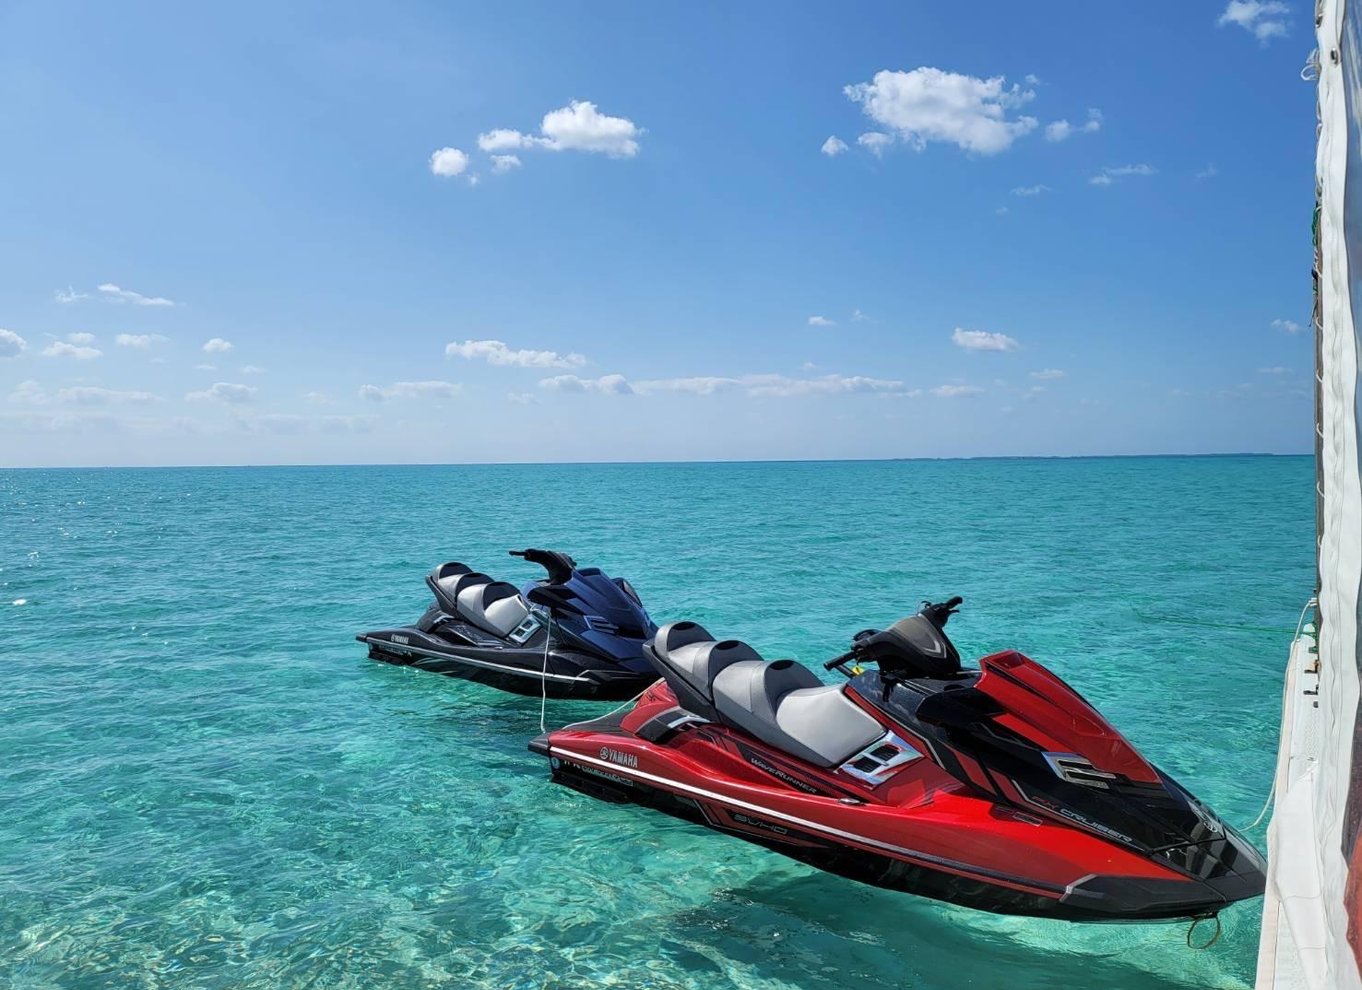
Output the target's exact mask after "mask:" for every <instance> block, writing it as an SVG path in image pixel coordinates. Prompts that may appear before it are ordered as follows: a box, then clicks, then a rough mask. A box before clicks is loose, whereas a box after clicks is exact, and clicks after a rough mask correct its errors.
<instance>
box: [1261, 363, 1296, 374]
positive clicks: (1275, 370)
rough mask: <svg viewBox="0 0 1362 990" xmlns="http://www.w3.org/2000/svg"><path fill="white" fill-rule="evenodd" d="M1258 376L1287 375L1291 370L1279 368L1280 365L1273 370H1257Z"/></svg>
mask: <svg viewBox="0 0 1362 990" xmlns="http://www.w3.org/2000/svg"><path fill="white" fill-rule="evenodd" d="M1258 374H1260V375H1289V374H1291V369H1290V368H1283V367H1281V366H1280V365H1278V366H1277V367H1275V368H1259V369H1258Z"/></svg>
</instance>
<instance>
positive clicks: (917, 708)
mask: <svg viewBox="0 0 1362 990" xmlns="http://www.w3.org/2000/svg"><path fill="white" fill-rule="evenodd" d="M980 669H981V670H980V673H978V674H974V673H973V672H967V673H965V674H964V675H962V676H960V677H958V678H956V679H953V680H944V681H943V680H935V679H926V678H922V679H916V680H898V679H893V678H886V677H883V676H881V674H880V673H879V672H877V671H867V672H865V673H862V674H860V675H858V676H857V677H856V678H855V679H854V680H853V681H852V684H851V689H852V690H853V691H855V692H856V693H857V694H859V695H860V696H861V697H862V698H864V699H865V700H867V701H869V702H870V703H871V704H872V705H874V706H875V707H876V708H878V709H880V710H881V711H883V712H884V713H885V714H887V715H889V716H890V717H891V718H893V719H894V720H895V721H898V722H900V723H901V724H902V725H903V726H904V727H905V728H907V729H909V730H910V731H911V732H912V733H913V734H914V735H917V736H919V737H920V738H922V740H923V741H924V742H925V743H926V744H927V749H928V753H929V755H930V756H931V758H932V759H933V761H934V762H936V763H937V764H938V765H939V766H941V768H942V769H944V770H945V771H947V772H948V773H950V774H951V775H952V776H953V777H955V778H956V779H958V780H959V781H961V782H962V783H964V784H967V785H968V786H970V787H971V788H973V789H975V790H976V791H982V792H984V793H985V794H987V796H989V797H990V798H992V799H993V800H995V801H998V802H1000V803H1003V804H1005V805H1008V806H1010V807H1011V808H1012V809H1015V810H1016V811H1019V812H1022V813H1024V814H1030V815H1035V816H1038V817H1040V818H1046V819H1050V820H1054V821H1059V822H1062V823H1064V824H1067V825H1070V826H1072V827H1074V828H1079V829H1082V830H1084V831H1087V832H1091V833H1095V834H1097V835H1100V836H1102V837H1103V838H1105V839H1107V840H1108V841H1110V842H1113V843H1116V844H1118V845H1121V846H1124V847H1126V848H1128V849H1131V850H1134V851H1136V852H1139V853H1140V854H1141V855H1143V856H1146V857H1148V858H1149V859H1151V860H1153V861H1154V862H1156V863H1158V864H1159V865H1161V866H1165V867H1167V868H1168V869H1170V870H1173V871H1174V872H1176V873H1178V874H1181V875H1182V876H1184V877H1186V878H1188V879H1189V880H1193V881H1196V882H1198V883H1200V884H1205V885H1206V886H1209V887H1210V888H1211V889H1212V890H1214V891H1216V892H1217V893H1219V894H1220V895H1221V896H1223V897H1224V898H1225V899H1226V900H1227V901H1232V900H1239V899H1242V898H1244V897H1251V896H1255V895H1256V894H1258V893H1261V891H1262V888H1263V884H1264V869H1265V866H1266V864H1265V862H1264V860H1263V857H1262V856H1261V854H1260V853H1259V852H1258V850H1257V849H1255V848H1254V847H1253V845H1252V844H1251V843H1250V842H1248V840H1246V839H1245V838H1244V837H1243V836H1241V835H1240V834H1239V833H1238V832H1236V831H1235V830H1234V829H1233V828H1231V827H1230V826H1229V825H1227V824H1226V823H1225V822H1223V821H1222V820H1221V819H1220V818H1219V816H1218V815H1216V813H1215V812H1214V811H1212V810H1211V809H1210V808H1209V807H1207V806H1206V805H1205V804H1203V803H1202V802H1200V801H1199V800H1197V798H1195V797H1194V796H1193V795H1192V794H1190V793H1189V792H1188V791H1187V790H1186V789H1185V788H1183V787H1182V786H1181V785H1180V784H1178V783H1177V781H1175V780H1173V779H1172V778H1171V777H1169V776H1168V775H1167V774H1165V773H1163V772H1162V771H1161V770H1159V769H1158V768H1157V767H1155V766H1154V765H1153V764H1151V763H1150V762H1149V761H1148V760H1146V759H1145V758H1144V757H1143V756H1142V755H1141V754H1140V753H1139V751H1137V750H1136V749H1135V747H1134V746H1132V745H1131V744H1130V742H1129V741H1128V740H1126V738H1125V737H1124V736H1122V735H1121V734H1120V733H1119V732H1118V731H1117V730H1116V729H1115V728H1114V727H1113V726H1112V725H1111V724H1110V723H1109V722H1107V720H1106V719H1105V718H1103V717H1102V715H1101V714H1100V713H1099V712H1098V711H1097V710H1096V709H1095V708H1093V707H1092V706H1091V705H1090V704H1088V702H1087V701H1085V700H1084V699H1083V698H1082V696H1080V695H1079V694H1078V693H1077V692H1076V691H1074V690H1073V689H1072V688H1070V687H1069V686H1068V685H1067V684H1065V683H1064V681H1062V680H1061V679H1060V678H1058V677H1056V676H1055V675H1054V674H1052V673H1051V672H1050V671H1049V670H1047V669H1046V668H1044V667H1043V666H1041V665H1040V664H1038V663H1036V662H1035V661H1033V660H1030V659H1029V658H1027V657H1025V656H1023V655H1022V654H1020V653H1017V652H1016V651H1006V652H1003V653H996V654H993V655H991V656H987V657H984V658H983V659H982V660H981V661H980ZM1100 872H1101V870H1100V869H1097V868H1095V869H1094V873H1100Z"/></svg>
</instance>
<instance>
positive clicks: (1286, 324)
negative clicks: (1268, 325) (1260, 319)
mask: <svg viewBox="0 0 1362 990" xmlns="http://www.w3.org/2000/svg"><path fill="white" fill-rule="evenodd" d="M1272 325H1273V327H1275V328H1276V329H1278V330H1280V331H1281V332H1282V333H1289V334H1291V336H1293V337H1294V336H1295V335H1296V334H1298V333H1305V327H1303V326H1301V325H1300V324H1299V323H1297V322H1296V321H1295V320H1273V321H1272Z"/></svg>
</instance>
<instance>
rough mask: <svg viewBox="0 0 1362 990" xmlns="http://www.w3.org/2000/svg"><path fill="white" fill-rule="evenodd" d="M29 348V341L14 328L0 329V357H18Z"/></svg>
mask: <svg viewBox="0 0 1362 990" xmlns="http://www.w3.org/2000/svg"><path fill="white" fill-rule="evenodd" d="M27 349H28V341H26V340H24V338H23V337H20V336H19V335H18V334H17V333H15V332H14V331H13V330H0V358H12V357H18V356H19V355H20V354H22V353H24V351H26V350H27Z"/></svg>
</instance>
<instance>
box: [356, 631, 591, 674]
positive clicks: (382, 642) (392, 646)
mask: <svg viewBox="0 0 1362 990" xmlns="http://www.w3.org/2000/svg"><path fill="white" fill-rule="evenodd" d="M365 642H366V643H368V644H369V645H370V646H386V647H388V648H389V650H390V651H391V652H393V653H417V654H420V655H421V656H423V657H434V658H435V659H437V660H457V661H458V662H459V663H470V664H472V665H473V666H475V667H486V668H488V669H490V670H505V671H508V672H509V673H512V674H520V675H521V676H523V677H536V678H537V677H539V676H540V672H539V671H537V670H527V669H525V668H523V667H507V666H505V665H504V664H500V663H492V662H491V661H488V660H474V659H473V658H472V657H461V656H459V655H458V654H456V653H438V652H436V651H435V650H427V649H423V648H422V647H419V646H402V645H401V644H400V643H394V642H392V641H391V640H387V639H366V640H365ZM543 676H544V677H547V678H548V679H549V680H552V681H589V680H591V678H589V677H582V676H581V675H578V676H575V677H570V676H568V675H567V674H544V675H543Z"/></svg>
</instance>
